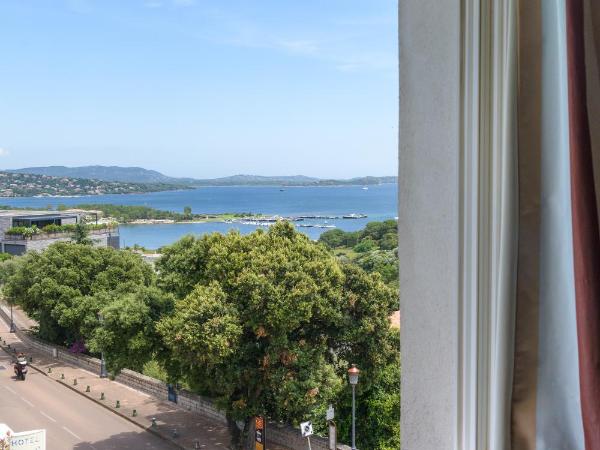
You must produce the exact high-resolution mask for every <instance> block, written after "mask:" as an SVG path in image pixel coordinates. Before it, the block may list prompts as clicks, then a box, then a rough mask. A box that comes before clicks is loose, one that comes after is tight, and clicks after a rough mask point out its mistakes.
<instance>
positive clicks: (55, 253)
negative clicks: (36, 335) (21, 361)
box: [4, 242, 154, 344]
mask: <svg viewBox="0 0 600 450" xmlns="http://www.w3.org/2000/svg"><path fill="white" fill-rule="evenodd" d="M19 260H20V262H19V264H18V266H17V268H16V271H15V272H14V273H13V274H12V275H11V276H9V277H8V279H7V280H6V283H5V286H4V289H5V292H6V294H7V295H9V296H11V297H12V298H13V299H14V300H15V301H16V303H17V304H19V305H20V306H21V307H22V308H23V309H24V311H25V312H27V313H28V314H29V315H30V316H31V317H32V318H34V319H36V320H37V321H38V322H39V324H40V330H39V331H40V336H41V337H42V338H44V339H47V340H49V341H51V342H54V343H56V344H69V343H71V342H73V341H75V340H78V339H82V338H85V336H84V331H85V330H90V329H93V327H94V326H95V325H96V324H97V320H98V319H97V314H98V312H99V311H100V309H101V308H102V307H103V306H104V305H105V304H106V301H107V299H108V298H109V296H106V295H101V294H104V293H107V292H111V291H115V290H118V292H120V293H125V292H134V291H136V290H137V289H138V288H139V287H140V286H150V285H151V284H152V282H153V279H154V274H153V272H152V269H151V268H150V267H149V266H148V264H146V263H144V262H143V261H142V259H141V258H140V257H139V255H135V254H133V253H131V252H124V251H118V250H114V249H112V248H96V247H92V246H88V245H81V244H75V243H70V242H59V243H56V244H53V245H51V246H50V247H48V249H46V250H45V251H43V252H41V253H37V252H29V253H27V254H26V255H24V256H22V257H20V258H19Z"/></svg>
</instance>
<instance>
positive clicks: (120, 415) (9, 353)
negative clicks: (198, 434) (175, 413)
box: [0, 345, 189, 450]
mask: <svg viewBox="0 0 600 450" xmlns="http://www.w3.org/2000/svg"><path fill="white" fill-rule="evenodd" d="M0 348H2V350H4V352H5V353H6V354H7V355H9V356H13V355H14V354H13V353H12V352H10V351H9V350H8V349H7V348H6V347H4V346H3V345H0ZM28 364H29V367H31V368H32V369H34V370H36V371H37V372H39V373H41V374H42V375H44V376H45V377H47V378H48V379H50V380H53V381H55V382H57V383H58V384H60V385H62V386H64V387H66V388H68V389H70V390H72V391H73V392H76V393H78V394H79V395H81V396H82V397H85V398H87V399H88V400H90V401H92V402H94V403H96V404H97V405H100V406H102V407H103V408H104V409H107V410H109V411H110V412H112V413H114V414H116V415H117V416H119V417H122V418H123V419H125V420H127V421H128V422H130V423H132V424H133V425H135V426H137V427H138V428H141V429H142V430H144V431H147V432H148V433H150V434H153V435H154V436H156V437H159V438H160V439H162V440H163V441H166V442H169V443H170V444H173V445H175V446H176V447H177V448H179V449H181V450H189V449H188V448H187V447H184V446H183V445H181V444H180V443H179V442H176V441H174V440H172V439H171V438H169V437H167V436H165V435H163V434H161V433H159V432H158V431H157V430H153V429H152V428H150V427H145V426H144V425H142V424H140V423H138V422H136V421H135V420H133V419H132V418H131V417H129V416H127V415H125V414H123V413H121V412H119V411H116V410H115V409H114V408H111V407H110V406H108V405H107V404H105V403H102V402H100V401H99V400H96V399H95V398H92V397H90V396H88V395H85V393H84V392H81V391H79V390H77V389H75V388H74V387H73V386H70V385H68V384H67V383H63V382H62V381H60V380H58V379H56V378H52V377H51V376H50V375H48V374H47V373H46V372H44V371H43V370H42V369H40V368H39V367H36V366H34V365H33V364H32V363H28Z"/></svg>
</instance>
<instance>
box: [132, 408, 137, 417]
mask: <svg viewBox="0 0 600 450" xmlns="http://www.w3.org/2000/svg"><path fill="white" fill-rule="evenodd" d="M131 417H137V411H136V410H135V409H134V410H133V412H132V413H131Z"/></svg>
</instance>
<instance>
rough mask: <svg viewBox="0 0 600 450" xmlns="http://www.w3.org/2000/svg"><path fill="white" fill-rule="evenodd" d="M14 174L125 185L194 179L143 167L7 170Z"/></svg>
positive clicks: (28, 168)
mask: <svg viewBox="0 0 600 450" xmlns="http://www.w3.org/2000/svg"><path fill="white" fill-rule="evenodd" d="M7 172H12V173H30V174H35V175H46V176H49V177H70V178H87V179H90V180H102V181H121V182H125V183H174V184H186V183H188V182H190V181H193V180H192V179H186V178H173V177H168V176H166V175H163V174H162V173H160V172H157V171H156V170H148V169H143V168H142V167H119V166H82V167H66V166H47V167H26V168H24V169H16V170H7Z"/></svg>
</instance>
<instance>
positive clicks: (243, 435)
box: [227, 415, 252, 450]
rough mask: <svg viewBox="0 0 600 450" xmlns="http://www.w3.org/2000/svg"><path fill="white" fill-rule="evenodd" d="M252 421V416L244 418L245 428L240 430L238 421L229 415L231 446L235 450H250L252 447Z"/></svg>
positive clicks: (228, 425)
mask: <svg viewBox="0 0 600 450" xmlns="http://www.w3.org/2000/svg"><path fill="white" fill-rule="evenodd" d="M251 423H252V421H251V419H250V417H246V418H245V419H244V428H243V430H240V428H239V427H238V424H237V422H236V421H235V420H234V419H233V418H232V417H231V416H229V415H227V427H228V429H229V434H231V448H232V449H233V450H249V449H252V441H251V439H250V438H251V433H250V425H251Z"/></svg>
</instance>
